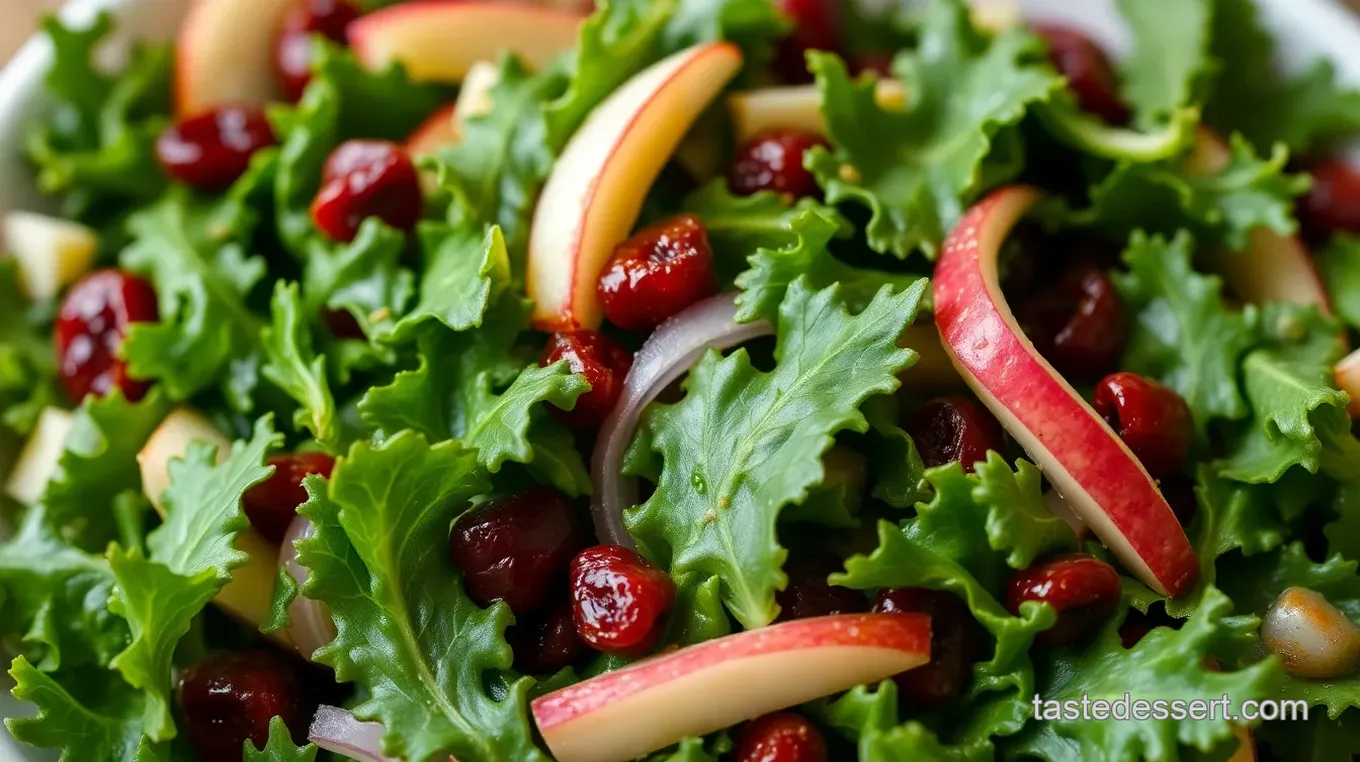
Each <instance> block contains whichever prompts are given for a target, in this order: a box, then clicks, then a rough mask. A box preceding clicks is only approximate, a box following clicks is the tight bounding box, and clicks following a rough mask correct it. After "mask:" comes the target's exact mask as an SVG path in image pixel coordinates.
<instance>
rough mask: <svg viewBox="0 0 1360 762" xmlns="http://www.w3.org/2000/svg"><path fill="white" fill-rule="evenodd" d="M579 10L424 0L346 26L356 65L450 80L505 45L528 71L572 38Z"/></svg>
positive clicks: (547, 60)
mask: <svg viewBox="0 0 1360 762" xmlns="http://www.w3.org/2000/svg"><path fill="white" fill-rule="evenodd" d="M584 18H585V16H584V15H582V14H581V13H580V12H579V11H578V10H574V9H570V8H556V7H552V6H546V5H531V4H527V3H498V2H488V1H486V0H480V1H479V0H466V1H461V0H424V1H423V2H414V3H402V4H400V5H393V6H389V7H387V8H385V9H383V10H380V11H377V12H375V13H370V14H368V15H367V16H363V17H361V18H360V19H358V20H357V21H355V22H354V23H352V24H350V25H349V41H350V45H352V46H353V47H354V53H355V55H357V56H358V57H359V61H360V63H362V64H363V65H364V66H366V67H367V68H369V69H382V68H385V67H386V66H387V65H388V64H391V63H392V62H394V61H395V62H400V63H402V64H404V65H405V66H406V73H407V74H409V75H410V76H411V78H412V79H414V80H417V81H420V82H443V83H447V84H457V83H459V82H462V81H463V79H464V78H465V77H466V76H467V75H468V73H469V72H470V71H471V69H472V67H473V65H474V64H476V63H477V62H478V61H494V60H496V59H497V58H499V56H500V55H501V53H503V52H505V51H510V52H512V53H514V54H515V55H517V56H519V57H520V58H522V59H524V60H525V61H526V62H528V64H529V65H530V66H532V67H533V68H535V69H541V68H543V67H545V66H547V65H548V64H550V63H552V61H553V59H554V58H557V56H558V55H560V54H561V53H562V52H563V51H566V50H568V49H570V48H571V47H572V46H574V45H575V44H576V35H577V31H578V30H579V29H580V26H581V21H582V19H584Z"/></svg>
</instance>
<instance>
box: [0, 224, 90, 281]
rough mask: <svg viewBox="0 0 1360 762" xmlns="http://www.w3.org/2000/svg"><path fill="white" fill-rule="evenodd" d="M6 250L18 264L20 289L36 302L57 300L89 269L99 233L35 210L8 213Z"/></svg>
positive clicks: (5, 232) (5, 238)
mask: <svg viewBox="0 0 1360 762" xmlns="http://www.w3.org/2000/svg"><path fill="white" fill-rule="evenodd" d="M3 244H4V246H3V250H4V251H8V252H9V253H10V254H12V255H13V256H14V260H15V262H16V263H17V264H18V265H19V288H20V289H21V290H22V291H23V293H24V296H27V297H28V298H29V299H32V300H33V301H36V302H41V301H46V300H48V299H54V298H56V296H57V295H58V294H60V293H61V290H62V288H64V287H66V286H69V285H70V284H72V283H74V282H75V281H76V280H77V279H79V278H80V276H82V275H84V274H85V273H86V272H88V271H89V269H90V266H91V265H93V264H94V258H95V254H96V253H97V252H98V250H99V236H98V235H97V234H96V233H95V232H94V231H93V230H91V229H90V228H87V227H85V226H84V225H81V224H80V223H78V222H70V221H67V220H63V219H58V218H56V217H48V216H47V215H43V214H35V213H33V212H10V213H9V214H6V215H5V224H4V241H3Z"/></svg>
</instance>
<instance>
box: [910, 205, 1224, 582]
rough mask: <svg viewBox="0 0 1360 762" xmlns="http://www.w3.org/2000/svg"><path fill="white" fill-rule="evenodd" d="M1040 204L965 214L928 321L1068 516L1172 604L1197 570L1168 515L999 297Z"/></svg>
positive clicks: (1122, 448) (1130, 458)
mask: <svg viewBox="0 0 1360 762" xmlns="http://www.w3.org/2000/svg"><path fill="white" fill-rule="evenodd" d="M1039 199H1040V193H1039V191H1038V190H1035V189H1033V188H1028V187H1022V186H1012V187H1009V188H1003V189H1002V190H999V191H997V192H995V193H993V194H992V195H990V196H988V197H987V198H986V199H984V200H983V201H981V202H980V203H978V204H977V205H976V206H974V207H973V208H972V209H970V210H969V211H968V213H967V214H965V215H964V217H963V219H962V220H960V221H959V224H958V225H957V226H956V227H955V228H954V231H953V232H952V233H950V235H949V238H948V240H946V241H945V245H944V249H943V254H941V256H940V261H939V264H938V266H937V267H936V269H935V322H936V324H937V325H938V326H939V327H940V335H941V336H943V337H944V343H945V349H946V350H947V351H948V352H949V354H950V357H951V359H952V360H953V362H954V367H956V368H958V370H959V373H960V375H962V376H963V378H964V380H965V381H967V382H968V385H969V386H970V387H972V388H973V391H975V392H976V393H977V395H978V397H979V399H981V400H982V401H983V403H984V404H986V405H987V407H988V408H990V409H991V411H992V413H993V414H995V415H996V417H997V419H998V420H1000V421H1001V423H1002V425H1004V426H1005V427H1006V429H1007V430H1008V431H1009V432H1010V433H1011V436H1013V437H1015V438H1016V440H1018V441H1019V442H1020V444H1021V445H1022V446H1024V448H1025V450H1027V451H1028V452H1029V454H1030V456H1031V457H1032V458H1033V459H1034V460H1035V462H1037V463H1038V464H1039V466H1040V467H1041V468H1042V469H1043V471H1044V475H1045V476H1047V477H1048V480H1049V482H1051V483H1052V484H1053V486H1054V488H1055V489H1057V490H1058V492H1059V494H1061V495H1062V496H1063V499H1064V500H1065V501H1066V502H1067V504H1068V505H1069V506H1070V507H1071V508H1072V511H1073V512H1074V513H1075V514H1076V515H1077V516H1078V517H1079V518H1080V519H1081V520H1082V522H1084V523H1085V524H1086V525H1087V526H1089V527H1090V528H1091V530H1092V531H1093V532H1095V534H1096V535H1097V536H1098V537H1099V538H1100V539H1101V541H1102V542H1104V543H1105V545H1106V546H1107V547H1109V548H1110V550H1111V551H1113V552H1114V554H1115V555H1116V556H1117V557H1118V558H1119V560H1120V561H1121V562H1123V564H1124V566H1125V567H1127V568H1128V569H1129V571H1131V572H1133V574H1134V575H1135V576H1136V577H1138V579H1140V580H1142V581H1143V582H1144V583H1146V584H1147V585H1148V586H1150V587H1152V588H1153V589H1154V590H1156V591H1157V592H1159V593H1162V594H1164V595H1171V596H1175V595H1179V594H1180V593H1182V592H1185V591H1186V590H1187V589H1189V587H1190V586H1191V585H1192V584H1193V583H1194V581H1195V577H1196V575H1197V573H1198V571H1199V563H1198V561H1197V560H1196V559H1195V552H1194V550H1193V549H1192V548H1191V547H1190V541H1189V540H1188V539H1186V537H1185V532H1184V530H1182V529H1181V525H1180V522H1179V521H1177V520H1176V515H1175V513H1173V512H1172V511H1171V506H1170V505H1168V504H1167V502H1166V499H1165V498H1164V497H1162V493H1161V492H1160V491H1159V490H1158V489H1157V483H1156V482H1155V481H1153V479H1152V477H1151V476H1149V475H1148V472H1147V470H1146V469H1144V468H1143V466H1142V464H1141V463H1139V462H1138V459H1137V458H1136V457H1134V455H1133V453H1132V452H1131V451H1130V450H1129V448H1128V446H1127V445H1125V444H1124V442H1123V440H1121V439H1120V438H1119V435H1118V434H1116V433H1115V432H1114V431H1113V430H1112V429H1111V428H1110V427H1109V425H1108V424H1106V423H1105V421H1104V420H1102V419H1101V417H1100V416H1099V415H1097V414H1096V412H1095V411H1094V410H1092V409H1091V407H1090V405H1087V404H1086V402H1085V401H1084V400H1082V398H1081V396H1080V395H1078V394H1077V392H1076V391H1075V390H1074V389H1073V388H1072V386H1071V385H1070V384H1068V383H1067V382H1066V381H1064V380H1063V378H1062V377H1061V376H1060V375H1059V374H1058V372H1057V371H1056V370H1054V369H1053V366H1052V365H1050V364H1049V363H1048V362H1047V361H1046V360H1044V358H1043V357H1041V356H1040V355H1039V353H1038V351H1036V350H1035V348H1034V344H1033V343H1031V342H1030V340H1029V339H1028V338H1026V337H1025V334H1024V332H1023V331H1022V330H1021V329H1020V326H1019V324H1018V323H1017V322H1016V319H1015V316H1014V314H1012V312H1011V308H1010V306H1009V305H1008V304H1007V303H1006V299H1005V296H1003V294H1002V292H1001V282H1000V276H999V274H998V271H997V256H998V254H999V253H1000V251H1001V247H1002V244H1004V243H1005V240H1006V236H1007V235H1008V234H1009V233H1010V231H1011V230H1012V229H1013V228H1014V227H1015V225H1016V223H1018V222H1019V221H1020V219H1021V218H1022V217H1024V215H1025V214H1026V213H1027V212H1028V211H1029V210H1030V209H1031V208H1032V207H1033V206H1034V204H1035V203H1036V202H1038V201H1039Z"/></svg>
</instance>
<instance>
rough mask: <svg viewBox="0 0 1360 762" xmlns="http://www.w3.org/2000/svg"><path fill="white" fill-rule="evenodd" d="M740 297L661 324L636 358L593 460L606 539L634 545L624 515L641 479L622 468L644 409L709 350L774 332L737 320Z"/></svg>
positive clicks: (599, 525)
mask: <svg viewBox="0 0 1360 762" xmlns="http://www.w3.org/2000/svg"><path fill="white" fill-rule="evenodd" d="M736 298H737V295H736V294H735V293H727V294H719V295H718V296H714V297H711V298H709V299H705V300H704V301H702V302H699V303H698V304H695V305H694V306H692V307H690V308H689V309H686V310H685V311H684V312H681V313H680V314H678V315H676V316H675V317H672V318H671V319H669V320H667V321H666V322H665V323H662V324H661V326H660V327H658V328H657V329H656V331H655V332H654V333H653V334H652V335H651V338H649V339H647V343H646V344H643V345H642V350H641V351H639V352H638V354H637V357H636V358H635V359H634V360H633V369H632V370H631V371H630V372H629V373H628V378H627V380H626V381H624V385H623V395H622V396H621V397H620V398H619V402H618V405H616V406H615V407H614V411H613V412H612V413H610V414H609V417H608V418H607V419H605V422H604V425H603V426H601V427H600V437H599V439H598V440H596V444H595V453H594V456H593V457H592V458H591V472H592V474H591V475H592V476H593V477H594V479H595V497H594V498H593V499H592V500H591V504H590V510H591V512H592V513H593V514H594V516H595V533H596V534H597V535H599V537H600V539H601V540H603V541H605V542H611V543H614V544H616V545H623V546H624V547H628V548H631V547H633V538H632V536H631V535H629V534H628V529H627V527H625V526H624V523H623V512H624V510H625V509H627V508H631V507H633V506H634V505H636V504H637V502H638V485H637V480H636V479H632V478H628V477H625V476H623V475H622V474H620V473H619V470H620V468H621V466H622V464H623V455H624V453H625V452H626V451H627V449H628V444H629V442H631V441H632V439H633V432H634V431H636V430H637V425H638V420H639V419H640V418H641V416H642V411H643V410H644V409H646V407H647V406H648V405H650V404H651V403H652V401H653V400H655V399H656V397H657V395H659V394H660V393H661V391H662V390H663V389H665V388H666V387H667V386H670V384H671V383H672V382H673V381H675V380H676V379H677V378H679V377H681V376H683V375H684V374H685V373H688V372H689V369H690V368H691V367H693V366H694V363H696V362H698V360H699V357H700V356H701V355H702V354H703V353H704V352H705V351H707V350H708V348H709V347H714V348H717V349H727V348H729V347H734V346H736V345H738V344H741V343H743V342H747V341H750V340H751V339H755V338H759V337H761V336H768V335H770V334H772V333H774V328H773V327H772V326H771V325H770V324H769V323H767V322H765V321H764V320H760V321H756V322H753V323H738V322H736V320H735V318H736V315H737V302H736Z"/></svg>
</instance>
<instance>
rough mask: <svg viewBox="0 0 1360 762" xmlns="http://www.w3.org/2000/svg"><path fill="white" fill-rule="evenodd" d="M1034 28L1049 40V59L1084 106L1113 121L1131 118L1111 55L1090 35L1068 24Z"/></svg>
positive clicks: (1126, 120)
mask: <svg viewBox="0 0 1360 762" xmlns="http://www.w3.org/2000/svg"><path fill="white" fill-rule="evenodd" d="M1034 31H1035V32H1037V33H1038V34H1039V36H1040V37H1043V38H1044V39H1045V40H1046V41H1047V42H1048V55H1049V59H1050V60H1051V61H1052V62H1053V66H1054V67H1055V68H1056V69H1057V70H1058V73H1059V74H1062V75H1063V76H1064V77H1066V78H1067V86H1068V87H1069V88H1071V90H1072V92H1073V93H1074V94H1075V95H1076V96H1077V103H1078V104H1079V105H1080V106H1081V107H1082V109H1084V110H1086V111H1089V112H1091V113H1093V114H1097V115H1099V116H1100V117H1101V118H1102V119H1104V120H1105V121H1107V122H1109V123H1110V124H1124V123H1126V122H1128V121H1129V110H1128V108H1127V107H1126V106H1125V105H1124V102H1123V101H1122V100H1120V98H1119V80H1118V79H1117V78H1116V77H1115V74H1114V67H1113V66H1111V65H1110V58H1109V56H1107V55H1105V51H1104V50H1101V48H1100V46H1099V45H1097V44H1096V43H1095V42H1094V41H1093V40H1092V39H1091V38H1090V37H1087V36H1086V35H1085V34H1084V33H1083V32H1081V31H1079V30H1077V29H1074V28H1073V27H1070V26H1066V25H1064V24H1053V23H1045V24H1035V25H1034Z"/></svg>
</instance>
